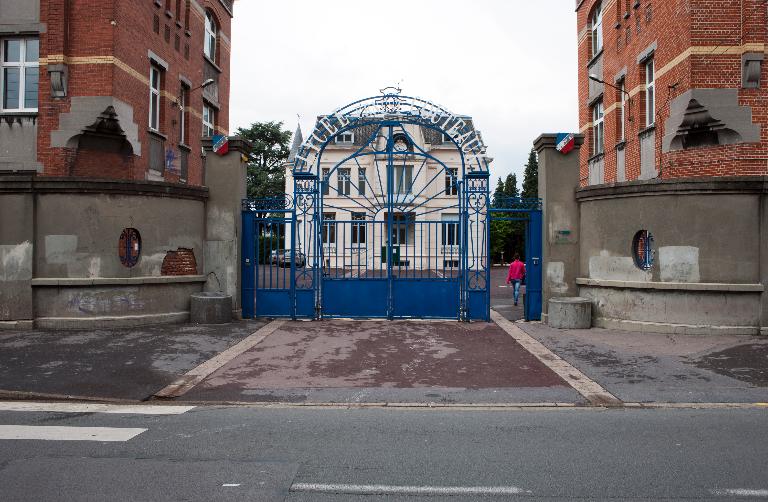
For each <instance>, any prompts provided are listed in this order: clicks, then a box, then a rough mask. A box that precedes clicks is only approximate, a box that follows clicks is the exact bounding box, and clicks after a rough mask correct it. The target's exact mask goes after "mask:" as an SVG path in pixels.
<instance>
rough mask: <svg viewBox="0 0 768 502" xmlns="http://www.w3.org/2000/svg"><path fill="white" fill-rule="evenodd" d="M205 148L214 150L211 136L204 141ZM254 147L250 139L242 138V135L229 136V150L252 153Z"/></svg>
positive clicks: (210, 150)
mask: <svg viewBox="0 0 768 502" xmlns="http://www.w3.org/2000/svg"><path fill="white" fill-rule="evenodd" d="M202 145H203V150H205V152H206V153H207V152H212V151H213V140H212V139H211V138H205V139H203V141H202ZM252 149H253V145H252V144H251V142H250V141H248V140H247V139H245V138H242V137H240V136H229V151H230V152H233V151H236V152H240V153H246V154H247V153H250V152H251V150H252Z"/></svg>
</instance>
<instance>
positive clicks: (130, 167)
mask: <svg viewBox="0 0 768 502" xmlns="http://www.w3.org/2000/svg"><path fill="white" fill-rule="evenodd" d="M231 4H232V1H231V0H163V1H159V0H132V1H130V2H126V1H119V0H41V1H40V22H41V23H43V24H44V25H45V26H46V28H47V29H46V31H45V32H43V33H40V34H39V36H40V84H39V108H38V121H37V127H38V130H37V157H38V161H39V162H40V163H41V164H42V166H43V172H42V173H41V174H42V175H46V176H87V177H96V178H117V179H133V180H145V179H154V180H164V181H168V182H187V183H189V184H192V185H201V184H202V183H203V177H202V158H201V155H200V152H201V137H202V113H203V112H202V109H203V100H204V97H206V98H207V102H208V103H209V104H210V105H211V106H212V107H214V108H216V107H218V111H217V113H216V117H215V118H216V120H215V127H216V131H217V132H218V133H221V134H227V132H228V126H229V125H228V123H229V104H228V97H229V86H230V84H229V65H230V38H229V37H230V28H231V17H232V16H231V7H232V5H231ZM206 12H210V13H211V14H212V15H213V17H214V19H215V20H216V23H217V24H218V37H217V44H216V45H217V53H216V61H215V64H212V61H209V60H208V59H207V57H206V56H204V52H203V44H204V34H205V13H206ZM153 61H154V64H155V65H156V66H157V67H158V68H161V70H162V71H161V75H162V79H161V88H160V100H159V101H160V123H159V126H158V128H157V129H158V132H159V134H157V133H154V132H152V131H150V129H149V127H148V125H149V114H150V111H149V106H150V104H149V95H150V81H149V79H150V67H151V65H152V64H153ZM61 68H64V71H65V72H66V73H65V74H66V77H67V82H66V96H65V97H53V96H52V92H53V91H52V82H51V79H52V78H53V77H54V76H55V73H52V72H56V71H60V70H61ZM46 69H47V71H46ZM207 78H213V79H214V80H215V81H216V82H215V84H214V85H211V86H208V87H205V88H202V89H201V88H197V87H198V86H200V85H201V84H202V83H203V82H204V81H205V80H206V79H207ZM182 83H184V84H185V85H186V86H187V88H188V89H189V91H188V100H187V101H188V103H187V106H186V109H187V113H186V118H185V120H186V128H185V133H186V134H185V136H186V140H185V143H186V144H185V145H182V144H181V141H180V140H181V136H180V127H181V124H180V122H181V109H180V106H179V105H178V103H177V101H178V96H179V94H180V93H181V86H182ZM126 105H127V106H126ZM107 106H113V109H112V111H113V112H114V114H113V115H110V114H109V111H110V110H108V109H107ZM105 112H107V113H106V114H105ZM100 114H102V115H104V116H102V117H101V118H100ZM89 127H90V128H91V129H88V128H89ZM105 134H106V137H107V138H108V140H106V141H100V140H99V138H102V137H104V136H105ZM121 134H124V135H125V137H126V140H125V141H122V140H121V137H122V136H121ZM152 154H154V159H155V164H154V165H155V166H156V167H159V169H155V170H153V171H150V162H151V159H150V158H151V157H153V155H152ZM182 156H186V158H187V173H186V176H183V174H184V173H183V172H182V166H181V164H182V161H181V157H182ZM158 161H159V162H158Z"/></svg>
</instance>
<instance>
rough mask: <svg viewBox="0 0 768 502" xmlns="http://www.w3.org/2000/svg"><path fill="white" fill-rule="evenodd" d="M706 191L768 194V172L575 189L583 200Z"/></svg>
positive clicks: (579, 198)
mask: <svg viewBox="0 0 768 502" xmlns="http://www.w3.org/2000/svg"><path fill="white" fill-rule="evenodd" d="M703 193H717V194H724V193H736V194H745V193H749V194H768V176H723V177H717V178H712V177H702V178H674V179H665V180H659V179H650V180H634V181H623V182H619V183H610V184H605V185H591V186H587V187H581V188H578V189H577V190H576V199H577V200H578V201H580V202H583V201H587V200H597V199H612V198H623V197H639V196H647V195H675V194H678V195H688V194H703Z"/></svg>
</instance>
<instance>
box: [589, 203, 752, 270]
mask: <svg viewBox="0 0 768 502" xmlns="http://www.w3.org/2000/svg"><path fill="white" fill-rule="evenodd" d="M583 193H584V192H582V194H583ZM760 198H761V196H760V195H757V194H727V193H726V194H717V193H706V194H701V193H687V194H686V193H682V192H679V193H674V192H672V193H668V194H666V195H661V194H659V195H655V196H650V197H648V196H646V197H642V196H631V197H613V198H604V199H594V200H585V199H582V202H581V225H580V227H581V236H582V239H581V243H580V248H579V251H580V259H579V277H586V278H591V279H603V280H621V281H663V282H720V283H750V284H754V283H757V282H760V205H761V200H760ZM608 215H610V217H608ZM639 230H648V231H650V232H651V233H652V234H653V237H654V248H655V249H656V255H655V259H654V264H653V267H652V268H651V270H649V271H643V270H641V269H639V268H638V267H637V266H635V264H634V261H633V259H632V238H633V237H634V235H635V233H636V232H637V231H639Z"/></svg>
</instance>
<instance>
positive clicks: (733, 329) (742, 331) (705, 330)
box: [592, 317, 761, 336]
mask: <svg viewBox="0 0 768 502" xmlns="http://www.w3.org/2000/svg"><path fill="white" fill-rule="evenodd" d="M592 323H593V325H594V326H595V327H596V328H604V329H617V330H621V331H635V332H640V333H649V334H670V335H753V336H754V335H759V334H760V333H761V328H760V327H758V326H720V325H698V324H675V323H666V322H647V321H632V320H626V319H614V318H611V317H594V318H593V319H592Z"/></svg>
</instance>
